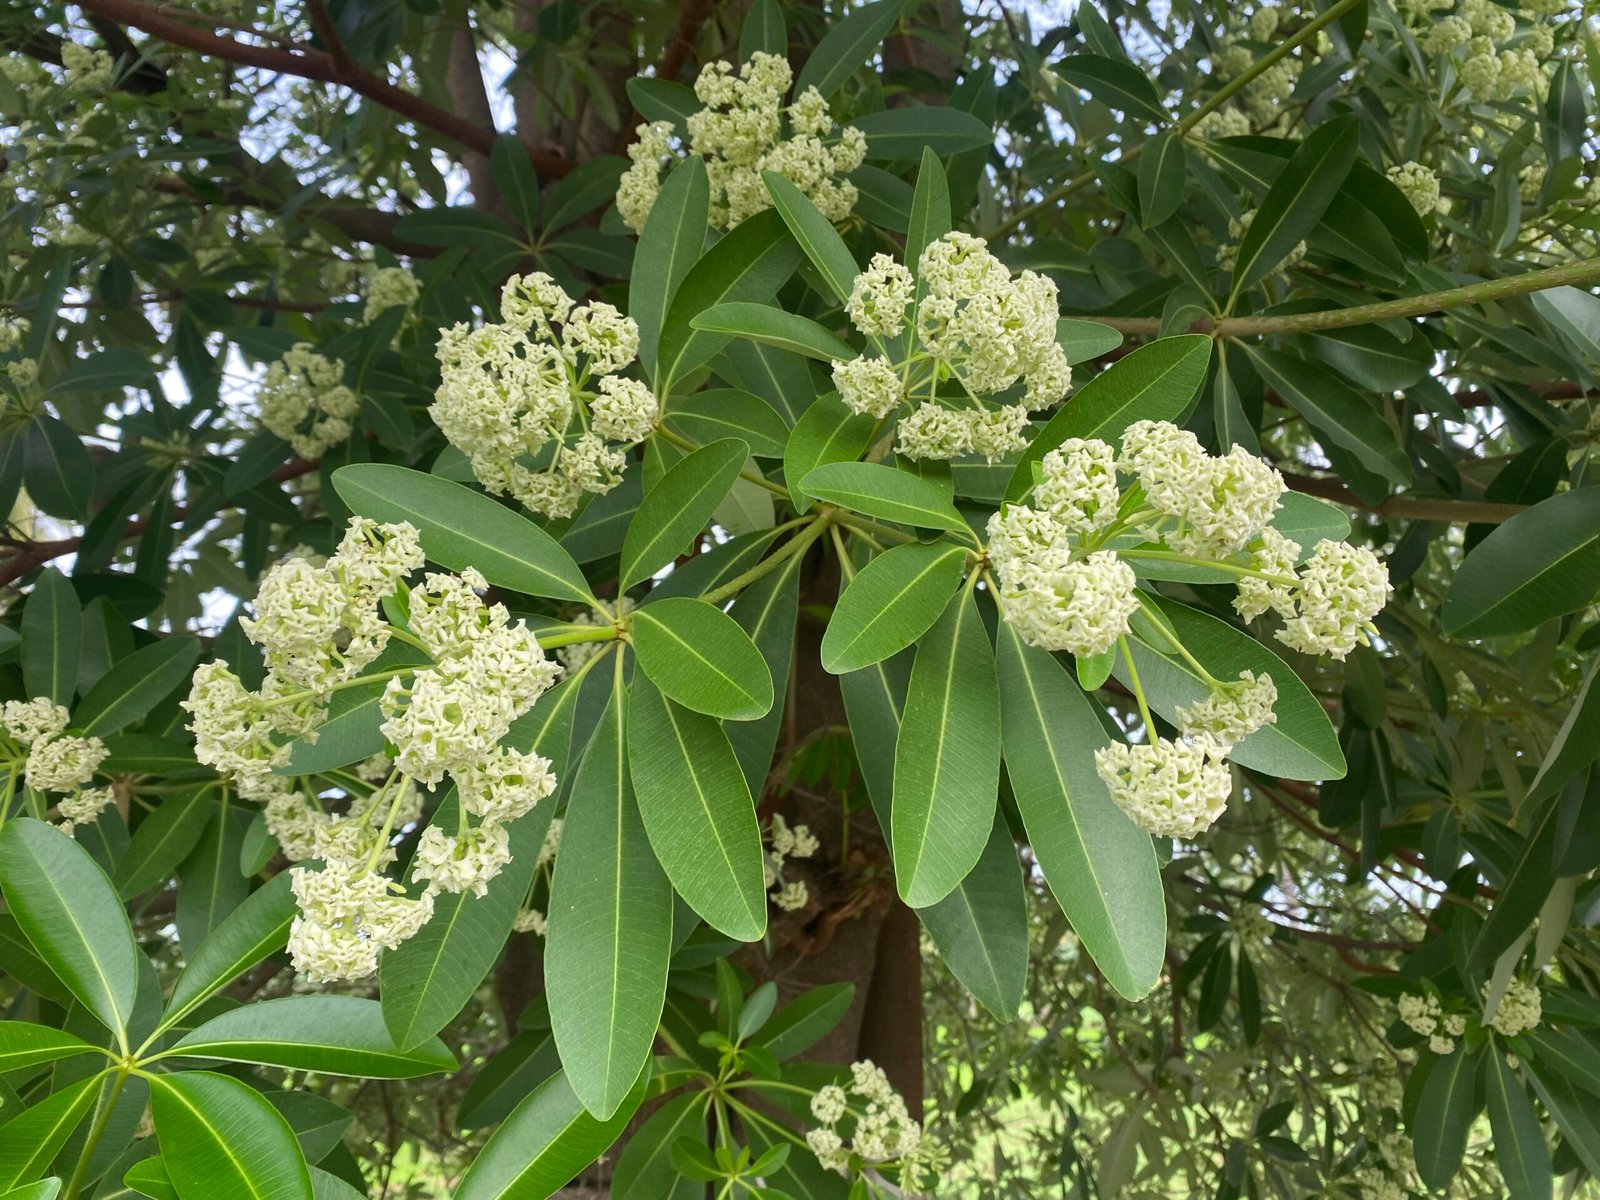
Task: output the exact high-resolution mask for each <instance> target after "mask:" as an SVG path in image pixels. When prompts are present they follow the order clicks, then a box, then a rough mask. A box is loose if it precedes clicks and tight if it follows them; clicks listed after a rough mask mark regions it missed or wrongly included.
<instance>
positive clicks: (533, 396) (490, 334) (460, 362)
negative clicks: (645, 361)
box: [428, 272, 658, 517]
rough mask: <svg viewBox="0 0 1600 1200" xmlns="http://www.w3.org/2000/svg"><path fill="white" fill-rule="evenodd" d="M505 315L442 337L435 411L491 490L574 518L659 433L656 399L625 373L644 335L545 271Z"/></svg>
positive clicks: (505, 303)
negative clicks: (631, 450)
mask: <svg viewBox="0 0 1600 1200" xmlns="http://www.w3.org/2000/svg"><path fill="white" fill-rule="evenodd" d="M500 316H501V320H500V322H499V323H497V324H490V325H485V326H483V327H482V328H481V329H473V328H472V327H471V326H469V325H466V324H458V325H455V326H453V327H451V328H449V329H446V330H443V331H441V332H440V335H439V346H438V357H439V364H440V367H441V376H442V377H441V381H440V384H439V390H438V393H437V395H436V396H435V398H434V402H433V405H432V406H431V407H430V408H429V410H428V411H429V413H430V414H431V415H432V416H433V419H434V422H435V423H436V424H437V425H438V426H439V428H440V429H441V430H442V431H443V432H444V435H445V437H447V438H448V439H449V440H450V442H451V444H452V445H454V446H455V447H456V448H457V449H458V450H460V451H461V452H462V453H464V454H465V455H467V457H468V458H470V459H471V460H472V469H473V472H474V473H475V474H476V475H477V477H478V479H479V481H480V482H481V483H482V484H483V485H484V487H486V488H488V489H489V490H490V491H491V492H493V493H495V494H496V495H510V496H513V497H515V498H516V499H517V500H519V501H520V502H521V503H523V504H525V505H527V507H529V508H530V509H532V510H534V511H535V512H539V513H543V514H545V515H546V516H551V517H568V516H571V515H572V514H573V512H574V511H576V509H577V507H578V501H579V500H580V499H581V498H582V496H583V494H584V493H585V492H608V491H610V490H611V489H612V488H613V487H615V486H616V485H617V483H618V482H620V480H621V478H622V469H623V467H624V466H625V465H626V464H627V457H626V455H625V454H624V448H625V446H626V445H628V444H632V443H634V442H637V441H640V440H641V439H643V438H644V437H646V436H648V435H649V433H650V430H651V429H653V428H654V426H655V422H656V416H657V411H658V410H657V405H656V398H655V397H654V396H653V395H652V394H651V393H650V389H649V388H647V387H645V386H644V384H642V383H638V382H636V381H635V380H632V379H624V378H622V377H621V375H620V374H619V372H621V371H622V370H624V369H625V368H626V367H627V366H628V365H629V364H630V363H632V362H633V361H634V359H635V358H637V357H638V353H639V327H638V326H637V325H635V324H634V322H633V319H632V318H631V317H625V316H623V315H622V313H620V312H619V311H618V310H617V309H616V308H614V307H613V306H612V305H609V304H600V303H595V304H582V305H574V303H573V300H572V297H570V296H568V295H567V293H566V292H565V291H563V290H562V288H561V287H560V285H559V284H557V283H556V281H555V280H554V279H552V278H551V277H550V276H548V275H545V274H543V273H542V272H541V273H535V274H532V275H513V276H512V277H511V278H510V279H509V280H507V281H506V284H505V287H504V288H503V289H502V291H501V296H500Z"/></svg>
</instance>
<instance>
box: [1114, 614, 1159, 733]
mask: <svg viewBox="0 0 1600 1200" xmlns="http://www.w3.org/2000/svg"><path fill="white" fill-rule="evenodd" d="M1117 645H1118V646H1119V647H1120V648H1121V650H1122V661H1123V662H1125V663H1127V664H1128V689H1129V690H1130V691H1131V692H1132V693H1133V698H1134V700H1135V701H1137V702H1138V705H1139V719H1140V720H1142V721H1143V722H1144V736H1145V738H1146V740H1147V741H1149V742H1150V743H1151V744H1152V745H1154V744H1155V740H1156V723H1155V722H1154V721H1153V720H1151V719H1150V706H1149V704H1147V703H1146V702H1145V698H1144V685H1143V684H1141V683H1140V682H1139V668H1138V667H1136V666H1134V665H1133V647H1132V646H1131V645H1130V644H1129V642H1128V638H1127V635H1126V634H1124V635H1123V636H1122V637H1119V638H1118V639H1117Z"/></svg>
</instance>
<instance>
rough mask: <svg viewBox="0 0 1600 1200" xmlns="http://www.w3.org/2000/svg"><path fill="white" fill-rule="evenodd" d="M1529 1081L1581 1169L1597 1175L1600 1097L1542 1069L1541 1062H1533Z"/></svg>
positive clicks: (1599, 1163) (1599, 1153) (1599, 1161)
mask: <svg viewBox="0 0 1600 1200" xmlns="http://www.w3.org/2000/svg"><path fill="white" fill-rule="evenodd" d="M1528 1081H1529V1082H1530V1083H1532V1084H1533V1090H1534V1091H1535V1092H1537V1093H1538V1095H1539V1100H1540V1102H1541V1103H1543V1104H1544V1107H1545V1111H1546V1112H1548V1113H1549V1114H1550V1117H1551V1119H1552V1120H1553V1121H1555V1123H1556V1128H1557V1129H1559V1130H1561V1136H1562V1137H1563V1138H1565V1139H1566V1143H1567V1145H1568V1146H1569V1147H1571V1149H1572V1152H1573V1153H1574V1154H1575V1155H1577V1157H1578V1161H1579V1162H1581V1163H1582V1164H1583V1167H1584V1170H1586V1171H1588V1172H1589V1174H1591V1175H1600V1101H1597V1100H1596V1099H1595V1098H1594V1097H1593V1096H1587V1095H1585V1094H1583V1093H1582V1092H1580V1091H1578V1090H1577V1089H1576V1088H1574V1087H1573V1086H1572V1084H1570V1083H1568V1082H1567V1081H1566V1080H1565V1079H1562V1078H1561V1077H1560V1076H1558V1075H1553V1074H1551V1073H1550V1072H1549V1071H1548V1070H1545V1069H1543V1064H1542V1063H1540V1062H1535V1063H1534V1064H1533V1070H1532V1072H1531V1073H1530V1074H1529V1076H1528Z"/></svg>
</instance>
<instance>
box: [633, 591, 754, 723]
mask: <svg viewBox="0 0 1600 1200" xmlns="http://www.w3.org/2000/svg"><path fill="white" fill-rule="evenodd" d="M633 648H634V652H635V653H636V654H637V655H638V656H639V669H640V670H642V671H643V672H644V673H645V676H646V677H647V678H648V679H649V680H650V681H651V682H652V683H653V684H655V685H656V687H658V688H660V689H661V692H662V694H663V695H665V696H667V697H669V698H671V699H673V700H676V701H677V702H678V703H679V704H681V705H683V706H684V707H685V708H690V709H693V710H694V711H695V712H697V713H706V714H707V715H709V716H713V717H725V718H727V719H728V720H732V721H751V720H754V719H755V718H757V717H759V716H762V715H764V714H765V713H767V712H768V711H769V710H770V709H771V708H772V676H771V674H769V673H768V671H767V664H766V660H765V659H763V658H762V657H761V651H759V650H757V649H756V645H755V643H754V642H752V641H751V640H750V637H749V635H748V634H746V633H745V631H744V630H743V629H741V628H740V627H739V623H738V622H737V621H735V620H734V619H733V618H732V617H730V616H729V615H728V614H727V613H725V612H723V611H722V610H721V609H720V608H716V607H715V606H713V605H710V604H707V603H706V602H705V601H704V600H692V599H689V598H688V597H684V596H672V597H668V598H666V599H664V600H658V601H656V602H655V603H653V604H648V605H646V606H644V607H643V608H641V609H639V610H638V611H637V612H636V613H634V615H633Z"/></svg>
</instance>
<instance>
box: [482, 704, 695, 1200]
mask: <svg viewBox="0 0 1600 1200" xmlns="http://www.w3.org/2000/svg"><path fill="white" fill-rule="evenodd" d="M635 686H636V687H637V686H638V685H637V684H635ZM624 699H625V696H624V690H623V687H622V684H621V680H618V681H617V683H616V685H615V686H614V687H613V689H612V693H611V698H610V701H609V703H608V704H607V706H606V710H605V715H604V716H603V717H602V718H601V720H600V724H599V726H598V727H597V728H596V729H595V732H594V737H593V739H592V740H591V741H590V743H589V748H588V751H587V752H586V753H585V754H584V756H583V761H582V763H581V764H579V767H578V774H577V776H576V778H575V779H574V780H573V784H572V792H571V797H570V799H569V800H568V801H567V816H566V823H565V824H564V825H563V827H562V831H561V853H560V854H559V855H558V856H557V858H556V868H555V878H554V880H553V881H552V882H551V886H550V915H549V922H550V931H549V934H548V937H547V944H546V950H545V964H544V965H545V988H546V991H547V992H548V994H549V997H550V1023H551V1028H552V1030H553V1032H554V1033H555V1039H556V1047H557V1048H558V1049H559V1050H560V1051H561V1062H562V1065H563V1066H564V1067H565V1068H566V1072H565V1074H564V1075H561V1076H557V1078H558V1079H561V1080H562V1085H561V1086H562V1088H563V1089H565V1088H566V1080H567V1079H568V1078H570V1079H571V1081H572V1084H571V1090H574V1091H576V1092H577V1094H578V1096H579V1097H581V1098H582V1101H583V1106H584V1107H585V1108H587V1109H588V1110H589V1111H590V1112H592V1113H594V1114H596V1115H597V1116H599V1117H600V1118H601V1119H602V1120H608V1119H612V1118H614V1116H615V1115H617V1114H619V1113H621V1112H622V1111H623V1110H625V1109H626V1108H627V1104H626V1103H625V1101H627V1100H628V1098H629V1093H630V1092H631V1091H633V1090H634V1083H635V1081H636V1080H637V1079H638V1078H639V1075H640V1072H641V1071H642V1070H643V1069H644V1068H645V1064H646V1063H647V1062H648V1061H649V1058H650V1046H651V1044H652V1043H653V1042H654V1040H655V1036H656V1026H657V1024H658V1023H659V1022H660V1020H661V1008H662V1004H663V1003H664V1001H665V998H666V990H667V963H668V959H669V958H670V957H671V955H672V887H671V885H670V884H669V883H668V882H667V877H666V875H665V874H664V873H663V872H662V870H661V866H660V864H659V863H658V862H657V861H656V857H655V854H654V853H653V852H652V851H651V849H650V843H649V840H648V839H647V837H646V835H645V831H644V824H643V822H642V821H641V820H640V818H639V809H638V805H637V804H636V802H635V800H634V794H633V784H632V782H631V781H630V780H629V777H628V752H627V744H626V741H627V730H626V724H625V721H624V710H623V701H624ZM546 1086H547V1087H548V1086H549V1085H546ZM541 1091H543V1089H541ZM539 1094H540V1093H539V1092H536V1093H534V1095H535V1096H538V1095H539ZM634 1103H635V1105H637V1101H635V1102H634ZM518 1111H519V1112H520V1111H521V1110H520V1109H519V1110H518ZM573 1116H576V1114H573ZM515 1120H516V1117H513V1118H512V1122H515ZM585 1120H586V1121H587V1118H585ZM623 1120H624V1122H625V1121H626V1118H625V1117H624V1118H623ZM510 1125H511V1122H508V1124H507V1126H506V1128H508V1129H509V1128H510ZM618 1128H619V1129H620V1128H621V1126H620V1125H619V1126H618ZM503 1134H504V1130H502V1133H501V1134H500V1135H497V1140H498V1138H499V1137H500V1136H503ZM613 1136H614V1135H613ZM492 1146H493V1143H491V1148H492ZM491 1157H492V1156H491V1153H490V1151H489V1150H485V1151H484V1153H483V1154H482V1155H481V1156H480V1157H479V1160H478V1162H477V1163H476V1164H475V1165H474V1167H473V1172H472V1173H477V1172H478V1171H479V1170H480V1168H483V1166H484V1163H485V1161H486V1160H489V1159H491ZM562 1161H565V1160H562ZM587 1162H588V1159H584V1160H583V1163H580V1164H579V1165H580V1166H581V1165H583V1164H584V1163H587ZM573 1169H574V1171H576V1169H577V1167H574V1168H573ZM470 1178H471V1175H470V1174H469V1182H468V1183H466V1184H463V1187H462V1190H461V1191H460V1192H458V1193H457V1200H466V1197H469V1196H475V1195H480V1194H481V1195H486V1196H487V1195H500V1194H502V1193H500V1192H490V1191H484V1192H481V1193H479V1192H474V1191H472V1190H471V1186H470ZM565 1182H566V1180H565V1179H564V1178H563V1179H562V1180H559V1181H558V1182H557V1184H556V1185H555V1186H560V1184H561V1183H565ZM516 1194H517V1195H522V1194H525V1193H520V1192H519V1193H516ZM526 1194H532V1193H526Z"/></svg>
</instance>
